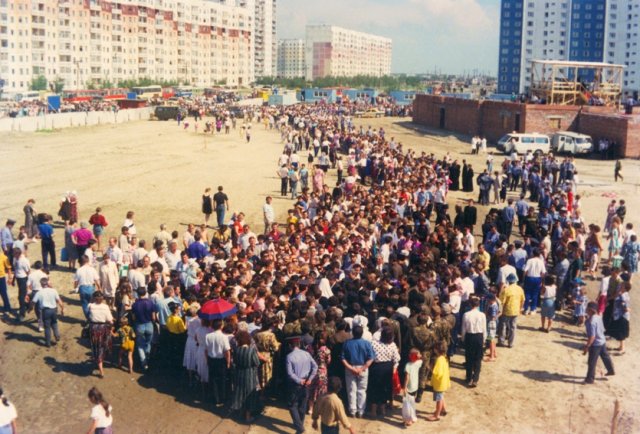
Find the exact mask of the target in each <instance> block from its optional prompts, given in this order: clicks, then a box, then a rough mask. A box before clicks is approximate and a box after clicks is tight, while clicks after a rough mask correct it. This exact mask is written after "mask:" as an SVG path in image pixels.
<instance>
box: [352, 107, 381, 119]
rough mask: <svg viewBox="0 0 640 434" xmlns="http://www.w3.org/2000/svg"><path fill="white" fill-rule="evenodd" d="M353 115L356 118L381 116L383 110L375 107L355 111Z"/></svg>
mask: <svg viewBox="0 0 640 434" xmlns="http://www.w3.org/2000/svg"><path fill="white" fill-rule="evenodd" d="M354 116H355V117H357V118H381V117H383V116H384V112H383V111H381V110H378V109H376V108H370V109H367V110H364V111H357V112H355V113H354Z"/></svg>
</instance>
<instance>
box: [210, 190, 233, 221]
mask: <svg viewBox="0 0 640 434" xmlns="http://www.w3.org/2000/svg"><path fill="white" fill-rule="evenodd" d="M213 202H214V204H215V206H216V217H217V220H218V226H224V214H225V211H229V198H228V197H227V195H226V194H225V193H223V192H222V186H221V185H220V186H219V187H218V192H217V193H216V194H214V195H213Z"/></svg>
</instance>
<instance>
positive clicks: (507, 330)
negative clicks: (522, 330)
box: [498, 274, 524, 348]
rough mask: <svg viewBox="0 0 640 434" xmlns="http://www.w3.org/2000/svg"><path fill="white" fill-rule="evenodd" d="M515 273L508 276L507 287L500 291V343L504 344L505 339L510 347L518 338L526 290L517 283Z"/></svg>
mask: <svg viewBox="0 0 640 434" xmlns="http://www.w3.org/2000/svg"><path fill="white" fill-rule="evenodd" d="M517 282H518V277H517V276H516V275H515V274H510V275H508V276H507V287H505V288H504V289H503V290H502V291H501V292H500V296H499V299H500V304H501V305H502V315H501V316H500V319H499V321H498V344H499V345H500V346H504V344H505V340H506V341H507V342H508V346H509V348H511V347H513V343H514V341H515V339H516V329H517V320H518V315H520V312H521V311H522V307H523V306H524V290H523V289H522V288H521V287H520V286H519V285H518V284H517Z"/></svg>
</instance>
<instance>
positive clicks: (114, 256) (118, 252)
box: [105, 237, 123, 268]
mask: <svg viewBox="0 0 640 434" xmlns="http://www.w3.org/2000/svg"><path fill="white" fill-rule="evenodd" d="M105 253H106V254H107V255H109V259H111V261H112V262H113V263H114V264H116V266H117V267H118V268H120V266H121V265H122V259H123V255H122V249H121V248H120V247H118V240H117V239H116V238H115V237H111V238H109V247H107V251H106V252H105Z"/></svg>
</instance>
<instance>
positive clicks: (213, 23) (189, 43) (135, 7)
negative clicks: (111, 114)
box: [0, 0, 255, 91]
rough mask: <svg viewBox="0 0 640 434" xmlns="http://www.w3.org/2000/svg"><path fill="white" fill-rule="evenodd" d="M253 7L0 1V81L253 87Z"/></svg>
mask: <svg viewBox="0 0 640 434" xmlns="http://www.w3.org/2000/svg"><path fill="white" fill-rule="evenodd" d="M254 19H255V3H254V0H209V1H207V0H190V1H183V0H116V1H111V0H0V79H3V80H4V83H5V86H4V89H5V91H23V90H27V89H28V87H29V84H30V81H31V79H32V78H33V77H35V76H38V75H44V76H45V77H46V78H47V79H48V80H53V79H54V78H56V77H61V78H62V79H63V80H64V86H65V88H66V89H78V88H80V89H82V88H86V87H87V86H88V85H89V83H96V84H97V83H101V82H104V81H105V80H108V81H109V82H110V83H113V84H114V85H115V84H116V83H117V82H118V81H120V80H125V79H138V78H141V77H149V78H152V79H163V80H174V81H178V82H182V83H189V84H191V85H194V86H210V85H213V84H216V83H226V84H229V85H248V84H249V83H252V82H253V81H254V77H255V74H254V71H255V63H254V62H255V59H254V53H255V48H254V34H253V29H254Z"/></svg>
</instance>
